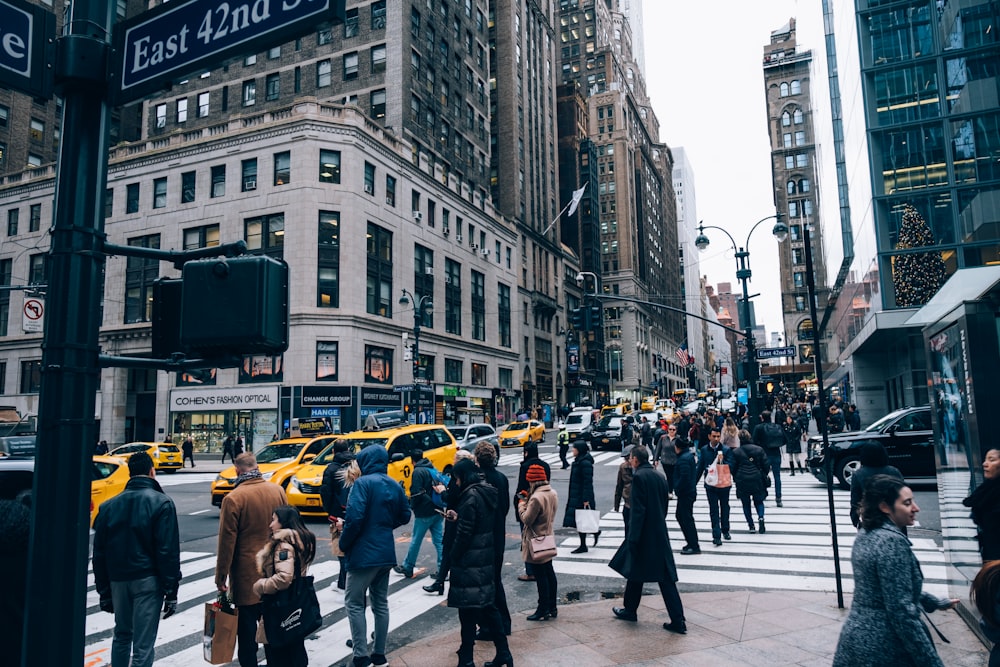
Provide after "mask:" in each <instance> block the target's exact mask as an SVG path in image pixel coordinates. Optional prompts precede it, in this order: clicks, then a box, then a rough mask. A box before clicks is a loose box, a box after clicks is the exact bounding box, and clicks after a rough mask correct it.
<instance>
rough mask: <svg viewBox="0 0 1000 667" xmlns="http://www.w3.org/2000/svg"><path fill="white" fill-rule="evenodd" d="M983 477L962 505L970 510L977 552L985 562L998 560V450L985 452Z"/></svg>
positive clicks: (999, 532)
mask: <svg viewBox="0 0 1000 667" xmlns="http://www.w3.org/2000/svg"><path fill="white" fill-rule="evenodd" d="M983 476H984V477H985V480H984V481H983V483H982V484H980V485H979V486H977V487H976V490H975V491H973V492H972V494H971V495H970V496H969V497H968V498H966V499H965V500H963V501H962V504H963V505H965V506H966V507H968V508H970V509H971V510H972V520H973V521H974V522H975V523H976V527H977V528H978V529H979V534H978V535H977V537H978V538H979V551H980V553H981V554H982V556H983V562H987V561H991V560H1000V449H991V450H989V451H988V452H986V458H985V460H984V461H983Z"/></svg>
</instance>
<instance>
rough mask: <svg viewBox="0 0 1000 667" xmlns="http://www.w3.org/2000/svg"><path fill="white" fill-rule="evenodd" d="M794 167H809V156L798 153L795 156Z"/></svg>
mask: <svg viewBox="0 0 1000 667" xmlns="http://www.w3.org/2000/svg"><path fill="white" fill-rule="evenodd" d="M795 166H796V167H808V166H809V156H808V155H806V154H805V153H799V154H798V155H796V156H795Z"/></svg>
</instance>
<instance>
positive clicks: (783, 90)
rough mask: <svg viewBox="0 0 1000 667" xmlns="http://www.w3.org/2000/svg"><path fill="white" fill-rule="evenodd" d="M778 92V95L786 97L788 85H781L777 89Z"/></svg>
mask: <svg viewBox="0 0 1000 667" xmlns="http://www.w3.org/2000/svg"><path fill="white" fill-rule="evenodd" d="M778 90H779V91H780V92H779V94H780V95H781V96H782V97H788V84H787V83H782V84H781V86H779V87H778Z"/></svg>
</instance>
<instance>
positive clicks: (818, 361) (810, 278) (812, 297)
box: [804, 225, 844, 609]
mask: <svg viewBox="0 0 1000 667" xmlns="http://www.w3.org/2000/svg"><path fill="white" fill-rule="evenodd" d="M804 227H805V230H804V231H805V235H804V236H805V246H806V247H805V250H806V287H807V288H808V290H809V317H810V318H812V322H813V363H814V365H815V369H816V387H817V389H818V391H819V413H820V416H821V417H822V419H821V420H820V426H819V430H820V433H821V434H822V436H823V463H824V465H825V466H826V502H827V505H828V507H829V508H830V537H831V538H832V540H833V572H834V576H835V578H836V580H837V606H838V607H840V608H841V609H843V608H844V583H843V581H842V579H841V574H840V546H839V544H838V542H837V515H836V513H835V512H834V508H833V457H832V456H830V437H829V431H828V429H827V424H826V390H825V389H824V388H823V358H822V354H820V345H819V332H818V331H817V329H816V322H817V319H816V318H817V308H816V277H815V275H814V274H813V257H812V232H811V231H810V229H809V225H804Z"/></svg>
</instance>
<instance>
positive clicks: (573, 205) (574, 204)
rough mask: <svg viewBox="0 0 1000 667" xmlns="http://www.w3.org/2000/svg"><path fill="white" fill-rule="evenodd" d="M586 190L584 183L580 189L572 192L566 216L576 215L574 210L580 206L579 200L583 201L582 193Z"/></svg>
mask: <svg viewBox="0 0 1000 667" xmlns="http://www.w3.org/2000/svg"><path fill="white" fill-rule="evenodd" d="M586 189H587V183H586V182H585V183H584V184H583V187H582V188H580V189H579V190H574V191H573V200H572V201H571V202H570V203H569V210H568V211H567V212H566V215H573V214H574V213H576V208H577V206H579V205H580V200H581V199H583V191H584V190H586Z"/></svg>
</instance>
